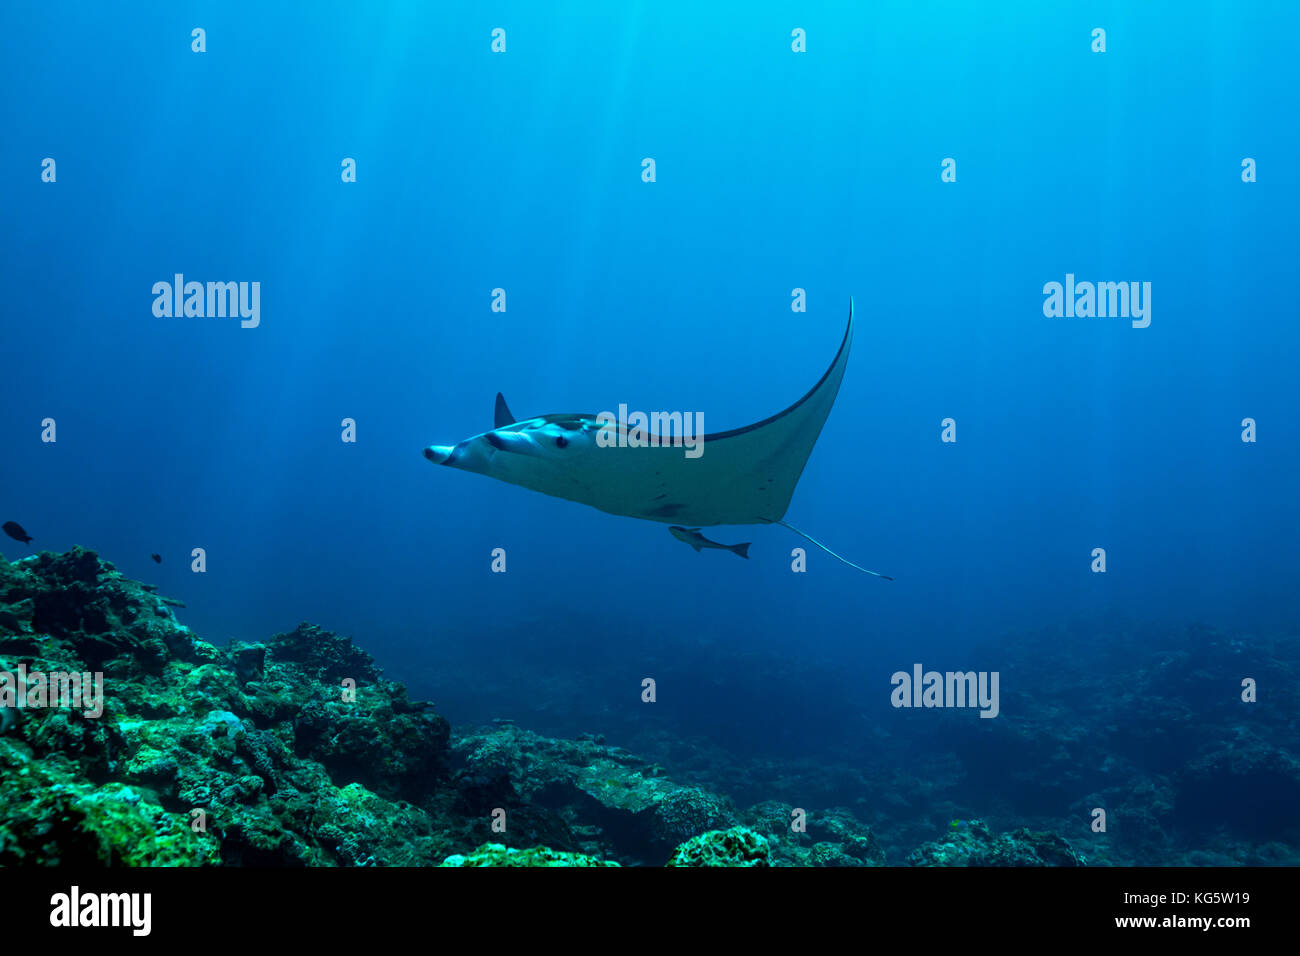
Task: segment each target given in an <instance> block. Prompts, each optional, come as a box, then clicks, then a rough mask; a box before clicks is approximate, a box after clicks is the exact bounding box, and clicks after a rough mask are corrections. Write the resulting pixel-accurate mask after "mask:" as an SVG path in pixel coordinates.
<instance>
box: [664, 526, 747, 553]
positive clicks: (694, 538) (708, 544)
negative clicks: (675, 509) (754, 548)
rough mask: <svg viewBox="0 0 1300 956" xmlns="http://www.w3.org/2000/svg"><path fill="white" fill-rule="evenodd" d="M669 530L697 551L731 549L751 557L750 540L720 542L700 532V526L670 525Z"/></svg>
mask: <svg viewBox="0 0 1300 956" xmlns="http://www.w3.org/2000/svg"><path fill="white" fill-rule="evenodd" d="M668 530H669V531H671V532H672V535H673V537H674V538H676V539H677V540H678V541H685V542H686V543H687V544H689V545H690V546H691V547H692V548H694V549H695V550H696V551H699V550H700V549H701V548H717V549H718V550H719V551H730V552H731V553H732V554H736V555H739V556H740V557H742V558H748V557H749V545H750V542H748V541H746V542H745V543H744V544H719V543H718V542H716V541H710V540H709V539H708V538H706V537H704V535H702V534H700V529H699V528H683V527H682V526H681V525H676V524H674V525H669V526H668Z"/></svg>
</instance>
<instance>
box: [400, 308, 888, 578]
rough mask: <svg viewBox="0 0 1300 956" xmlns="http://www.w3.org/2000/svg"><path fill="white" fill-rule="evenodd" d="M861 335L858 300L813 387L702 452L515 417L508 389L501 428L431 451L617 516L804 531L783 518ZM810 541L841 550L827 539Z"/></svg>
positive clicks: (595, 426) (588, 420) (576, 417)
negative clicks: (856, 323) (856, 328)
mask: <svg viewBox="0 0 1300 956" xmlns="http://www.w3.org/2000/svg"><path fill="white" fill-rule="evenodd" d="M852 343H853V301H852V300H851V299H850V300H849V321H848V327H847V328H846V329H845V330H844V340H843V341H842V342H841V343H840V348H839V351H838V352H836V354H835V359H834V360H833V361H832V362H831V364H830V367H829V368H828V369H827V370H826V373H825V374H824V375H823V376H822V377H821V380H820V381H818V382H817V384H816V385H814V386H813V387H812V389H811V390H810V391H809V392H808V394H806V395H804V397H803V398H801V399H799V401H797V402H795V403H794V404H793V405H791V406H790V407H789V408H787V409H785V410H784V411H782V412H778V413H777V414H775V415H773V416H771V417H770V418H765V419H763V420H762V421H761V422H756V423H754V424H753V425H747V426H745V427H744V428H733V429H731V430H730V431H724V432H718V433H716V434H712V435H705V436H703V438H702V443H703V444H702V453H700V454H699V456H698V457H689V456H687V455H685V454H683V449H682V447H680V446H679V445H678V446H674V445H671V444H653V445H650V446H649V447H633V445H637V444H640V442H638V441H635V440H634V441H633V442H632V443H631V444H629V443H628V442H627V441H626V439H627V438H628V437H629V436H632V437H634V439H641V440H644V439H646V438H647V437H648V436H647V435H645V433H644V432H639V431H638V430H637V429H635V428H633V429H631V431H628V430H627V429H625V428H624V427H623V426H613V425H609V424H606V423H605V422H603V421H598V420H597V416H596V415H591V414H571V415H542V416H539V417H537V418H526V419H521V420H515V419H514V416H513V415H512V414H511V413H510V411H509V409H508V407H507V406H506V403H505V400H504V399H503V398H502V397H501V395H500V394H498V395H497V404H496V427H495V428H494V429H493V430H492V431H489V432H484V433H483V434H481V435H475V436H474V437H473V438H467V439H465V440H464V441H462V442H460V443H459V444H457V445H452V446H448V445H430V446H428V447H427V448H425V449H424V456H425V457H426V458H427V459H429V461H431V462H433V463H434V464H439V465H447V466H449V467H452V468H457V469H460V470H462V471H472V472H475V473H477V474H480V475H487V476H488V477H490V478H496V479H498V480H499V481H506V482H509V483H510V484H512V485H520V486H522V487H524V488H528V489H531V490H532V491H540V492H541V493H542V494H544V495H552V496H553V497H556V498H567V499H569V500H570V501H578V502H581V503H582V504H584V505H590V506H591V507H593V508H599V509H600V510H601V511H605V512H608V513H609V514H615V515H624V516H626V517H629V518H642V519H644V520H646V521H662V522H664V523H665V524H676V525H692V526H699V527H708V526H711V525H723V524H781V525H784V526H785V527H790V528H791V530H792V531H795V532H796V533H797V534H800V535H803V532H801V531H799V530H798V529H797V528H792V527H791V526H790V525H786V524H785V522H784V521H782V519H783V518H784V517H785V512H786V509H787V508H788V507H789V506H790V498H791V496H792V495H793V494H794V489H795V485H797V484H798V482H799V476H800V475H801V474H803V469H804V465H805V464H806V463H807V461H808V456H809V455H810V454H812V450H813V446H814V445H815V444H816V443H817V436H818V435H820V434H821V430H822V426H823V425H824V424H825V423H826V417H827V416H828V415H829V414H830V411H831V406H832V405H834V404H835V396H836V395H837V394H839V390H840V382H841V381H843V379H844V369H845V368H846V367H847V365H848V362H849V347H850V346H851V345H852ZM610 428H617V429H618V430H619V432H620V433H621V436H620V437H621V438H622V439H623V440H621V441H613V442H611V441H610V440H609V438H610V434H609V432H608V431H607V432H606V435H605V436H604V438H605V440H604V441H598V440H597V435H598V433H600V431H601V430H602V429H610ZM803 536H804V537H806V538H808V536H807V535H803ZM808 540H809V541H812V542H813V543H814V544H816V545H817V546H818V547H819V548H823V550H826V551H828V552H829V553H831V554H833V555H834V552H832V551H830V549H828V548H826V547H825V545H822V544H821V543H820V542H818V541H816V540H814V539H812V538H808ZM834 556H835V557H836V558H839V560H841V561H845V559H844V558H840V556H839V555H834ZM845 563H846V564H852V562H850V561H845ZM852 566H853V567H858V566H857V565H852ZM858 570H860V571H866V568H858ZM867 573H869V574H876V573H877V572H875V571H868V572H867ZM880 576H881V577H884V576H885V575H880Z"/></svg>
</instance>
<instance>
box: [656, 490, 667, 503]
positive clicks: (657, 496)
mask: <svg viewBox="0 0 1300 956" xmlns="http://www.w3.org/2000/svg"><path fill="white" fill-rule="evenodd" d="M667 497H668V492H666V491H665V492H664V493H663V494H662V495H655V501H662V500H663V499H664V498H667Z"/></svg>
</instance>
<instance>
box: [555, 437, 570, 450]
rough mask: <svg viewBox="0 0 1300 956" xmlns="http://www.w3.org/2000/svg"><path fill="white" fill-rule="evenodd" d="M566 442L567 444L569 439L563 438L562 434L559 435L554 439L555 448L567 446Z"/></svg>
mask: <svg viewBox="0 0 1300 956" xmlns="http://www.w3.org/2000/svg"><path fill="white" fill-rule="evenodd" d="M568 444H569V439H567V438H565V437H564V436H563V435H560V436H558V437H557V438H556V439H555V447H556V448H566V447H568Z"/></svg>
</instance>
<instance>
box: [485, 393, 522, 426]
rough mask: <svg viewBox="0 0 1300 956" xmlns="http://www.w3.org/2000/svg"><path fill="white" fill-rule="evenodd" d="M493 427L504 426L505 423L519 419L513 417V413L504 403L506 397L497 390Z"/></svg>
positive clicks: (508, 423)
mask: <svg viewBox="0 0 1300 956" xmlns="http://www.w3.org/2000/svg"><path fill="white" fill-rule="evenodd" d="M492 417H493V424H492V427H493V428H504V427H505V426H507V425H513V424H514V423H515V422H517V421H519V419H517V418H515V416H514V413H513V412H511V411H510V408H509V406H507V405H506V397H505V396H504V395H502V394H501V393H500V392H497V405H496V409H495V411H494V412H493V416H492Z"/></svg>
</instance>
